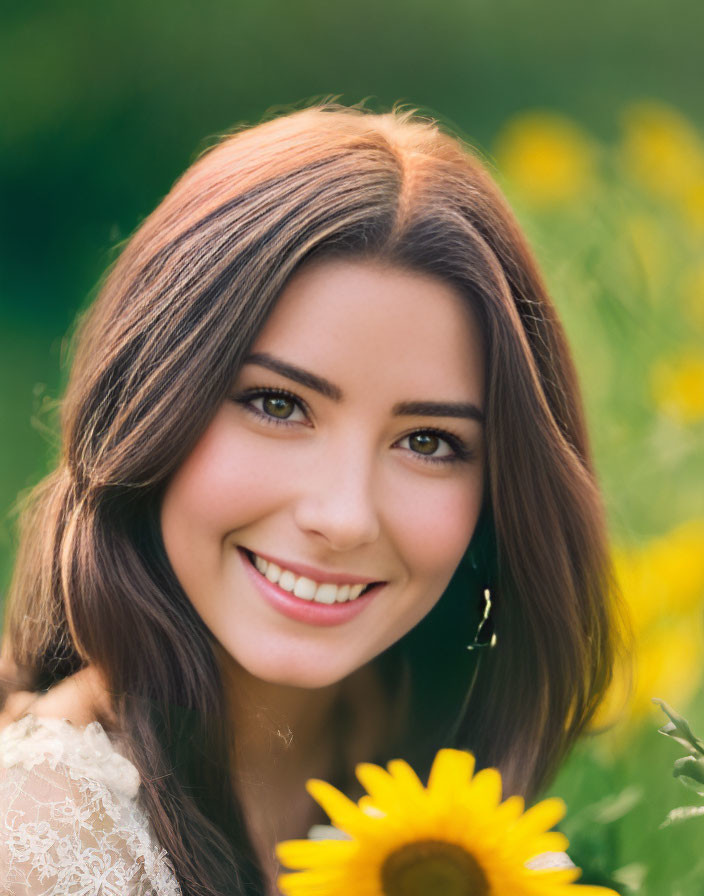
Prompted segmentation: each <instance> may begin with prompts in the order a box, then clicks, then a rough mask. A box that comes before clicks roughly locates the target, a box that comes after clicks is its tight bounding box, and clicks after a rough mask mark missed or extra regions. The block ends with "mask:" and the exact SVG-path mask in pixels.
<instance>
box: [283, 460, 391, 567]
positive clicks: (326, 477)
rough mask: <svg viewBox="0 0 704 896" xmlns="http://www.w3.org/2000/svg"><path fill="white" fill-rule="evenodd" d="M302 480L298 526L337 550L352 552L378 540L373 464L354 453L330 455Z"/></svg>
mask: <svg viewBox="0 0 704 896" xmlns="http://www.w3.org/2000/svg"><path fill="white" fill-rule="evenodd" d="M313 466H314V467H315V469H312V468H311V469H310V475H306V476H305V477H303V478H302V480H301V483H300V485H301V488H300V489H299V490H298V495H299V497H298V500H297V503H296V508H295V519H296V523H297V525H298V526H299V527H300V529H302V530H303V531H305V532H307V533H309V534H310V533H317V534H318V535H320V536H321V537H323V538H324V539H325V540H326V541H327V542H328V544H329V545H330V547H332V548H334V549H335V550H339V551H343V550H351V549H352V548H355V547H358V546H360V545H363V544H371V543H372V542H374V541H376V540H377V538H378V537H379V528H380V527H379V517H378V514H377V507H376V503H375V500H374V488H373V482H372V464H371V462H370V460H369V459H368V458H363V457H362V456H361V455H360V453H357V452H353V451H349V450H348V451H343V452H342V454H340V452H334V451H328V452H326V455H325V457H324V458H321V459H320V461H319V462H318V463H316V464H314V465H313Z"/></svg>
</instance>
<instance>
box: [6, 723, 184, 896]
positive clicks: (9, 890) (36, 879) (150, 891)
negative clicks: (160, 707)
mask: <svg viewBox="0 0 704 896" xmlns="http://www.w3.org/2000/svg"><path fill="white" fill-rule="evenodd" d="M139 784H140V781H139V773H138V772H137V769H136V768H135V766H134V765H133V764H132V763H131V762H130V761H129V760H128V759H127V758H126V757H124V756H123V755H121V753H119V752H118V749H117V747H116V746H115V744H113V742H112V741H111V740H110V739H109V738H108V736H107V734H106V733H105V730H104V728H103V727H102V726H101V725H100V723H99V722H91V723H90V724H89V725H86V726H85V727H83V728H79V727H77V726H74V725H73V724H72V723H71V722H69V721H67V720H66V719H56V718H45V717H38V716H34V715H32V714H31V713H29V714H27V715H25V716H23V717H22V718H21V719H18V720H17V721H14V722H11V723H10V724H9V725H6V726H5V728H3V729H2V730H0V896H66V894H75V896H181V888H180V886H179V884H178V881H177V880H176V877H175V875H174V871H173V866H172V865H171V863H170V861H169V858H168V856H167V853H166V850H165V849H162V848H160V846H159V844H158V843H157V841H156V838H155V835H154V832H153V830H152V828H151V824H150V822H149V819H148V817H147V815H146V813H145V812H144V810H143V809H142V808H141V807H140V805H139V803H138V792H139Z"/></svg>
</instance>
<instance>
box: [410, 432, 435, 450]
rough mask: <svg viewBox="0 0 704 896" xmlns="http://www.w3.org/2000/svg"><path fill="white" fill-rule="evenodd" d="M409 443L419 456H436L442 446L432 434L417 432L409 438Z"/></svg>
mask: <svg viewBox="0 0 704 896" xmlns="http://www.w3.org/2000/svg"><path fill="white" fill-rule="evenodd" d="M408 443H409V445H410V446H411V449H412V450H413V451H416V452H418V454H434V452H435V451H437V449H438V445H439V444H440V439H439V438H438V437H437V436H436V435H433V433H431V432H417V433H415V434H414V435H412V436H409V437H408Z"/></svg>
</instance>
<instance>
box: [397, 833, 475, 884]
mask: <svg viewBox="0 0 704 896" xmlns="http://www.w3.org/2000/svg"><path fill="white" fill-rule="evenodd" d="M381 885H382V889H383V891H384V896H429V894H431V893H442V894H443V896H489V881H488V880H487V879H486V876H485V874H484V872H483V871H482V869H481V868H480V867H479V865H478V863H477V862H476V861H475V859H474V857H473V856H471V855H470V854H469V853H468V852H467V851H466V850H464V849H462V847H461V846H457V845H456V844H454V843H447V842H445V841H443V840H420V841H418V842H417V843H407V844H406V845H405V846H402V847H401V848H400V849H397V850H396V851H395V852H392V853H391V855H390V856H389V857H388V858H387V859H386V861H385V862H384V864H383V866H382V868H381Z"/></svg>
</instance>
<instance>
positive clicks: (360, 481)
mask: <svg viewBox="0 0 704 896" xmlns="http://www.w3.org/2000/svg"><path fill="white" fill-rule="evenodd" d="M483 370H484V357H483V351H482V344H481V336H480V332H479V328H478V326H477V323H476V321H475V320H474V318H473V315H472V314H471V312H470V311H469V309H468V307H467V303H466V302H464V301H463V300H462V299H461V296H460V294H459V293H458V292H457V291H455V289H454V288H453V287H452V286H450V285H448V284H447V283H445V282H444V281H442V280H439V279H436V278H434V277H432V276H430V275H424V274H418V273H415V272H410V271H407V270H404V269H400V268H396V267H389V266H383V265H382V264H381V263H379V262H372V261H366V260H365V261H359V260H354V261H351V260H347V261H344V260H339V259H338V260H327V261H322V262H318V263H315V264H312V265H309V266H308V267H304V268H302V269H301V270H300V271H298V272H297V273H296V274H295V275H294V276H293V277H292V278H291V280H290V281H289V283H288V285H287V286H286V288H285V289H284V291H283V293H282V295H281V297H280V299H279V301H278V303H277V304H276V306H275V308H274V310H273V312H272V313H271V315H270V317H269V319H268V321H267V323H266V325H265V327H264V328H263V329H262V331H261V332H260V334H259V336H258V337H257V339H256V341H255V343H254V346H253V348H252V351H251V353H250V355H249V359H248V360H247V361H246V362H245V364H244V365H243V367H242V368H241V370H240V371H239V373H238V374H237V376H236V379H235V381H234V382H233V384H232V388H231V390H230V397H229V398H228V399H227V400H226V401H225V402H224V403H223V404H222V406H221V407H220V408H219V410H218V412H217V413H216V415H215V417H214V418H213V420H212V422H211V423H210V425H209V426H208V428H207V430H206V431H205V433H204V434H203V436H202V437H201V439H200V441H199V442H198V443H197V445H196V446H195V449H194V450H193V451H192V453H191V454H190V455H189V456H188V457H187V459H186V460H185V462H184V463H183V464H182V466H181V467H180V468H179V469H178V470H177V472H176V474H175V475H174V477H173V478H172V479H171V481H170V483H169V485H168V488H167V490H166V493H165V496H164V501H163V504H162V509H161V525H162V531H163V537H164V543H165V546H166V551H167V554H168V557H169V560H170V562H171V564H172V566H173V569H174V571H175V573H176V575H177V576H178V578H179V581H180V582H181V585H182V586H183V588H184V590H185V592H186V594H187V595H188V597H189V599H190V600H191V602H192V603H193V606H194V607H195V609H196V610H197V612H198V613H199V614H200V616H201V617H202V619H203V621H204V622H205V624H206V625H207V626H208V628H209V629H210V631H211V632H212V634H213V635H214V637H215V638H216V639H217V641H218V642H219V645H220V646H221V647H222V648H223V649H224V650H225V651H226V652H227V653H228V654H229V655H230V656H231V657H232V658H233V659H234V660H235V661H236V662H237V663H239V664H240V665H241V666H243V667H244V668H245V669H246V670H247V671H248V672H249V673H250V674H252V675H254V676H256V677H258V678H260V679H263V680H265V681H268V682H271V683H280V684H288V685H295V686H299V687H311V688H315V687H323V686H325V685H329V684H333V683H335V682H337V681H339V680H340V679H342V678H344V677H345V676H347V675H348V674H350V673H351V672H353V671H354V670H356V669H358V668H359V667H360V666H362V665H363V664H365V663H367V662H368V661H369V660H371V659H372V658H373V657H375V656H377V655H378V654H379V653H381V652H382V651H383V650H384V649H385V648H387V647H389V646H390V645H391V644H393V643H394V642H395V641H397V640H398V639H399V638H401V637H402V636H403V635H404V634H406V632H408V631H409V630H410V629H411V628H413V626H414V625H415V624H416V623H417V622H419V621H420V619H422V618H423V616H425V615H426V613H428V612H429V611H430V610H431V609H432V607H433V606H434V604H435V603H436V602H437V601H438V600H439V598H440V597H441V595H442V593H443V591H444V589H445V587H446V586H447V584H448V582H449V581H450V579H451V577H452V574H453V572H454V570H455V568H456V567H457V565H458V563H459V561H460V559H461V557H462V554H463V553H464V551H465V550H466V548H467V546H468V544H469V541H470V538H471V536H472V532H473V531H474V527H475V524H476V521H477V517H478V514H479V508H480V504H481V498H482V480H483V463H484V460H483V455H484V447H483V426H482V423H481V417H482V411H483V400H484V377H483ZM254 555H256V556H257V557H258V558H260V559H258V560H255V557H254ZM252 560H255V562H256V563H257V564H258V567H259V568H258V569H257V568H256V566H255V565H253V563H252ZM262 561H266V563H264V562H262ZM267 564H268V565H267ZM371 583H377V584H374V585H373V587H371V588H370V589H368V586H369V585H370V584H371ZM355 585H356V586H357V587H356V588H355V587H354V586H355ZM362 588H364V589H368V590H367V591H366V592H363V593H362V594H361V596H357V597H355V595H357V594H358V593H359V592H360V591H361V590H362ZM468 635H469V633H468Z"/></svg>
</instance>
